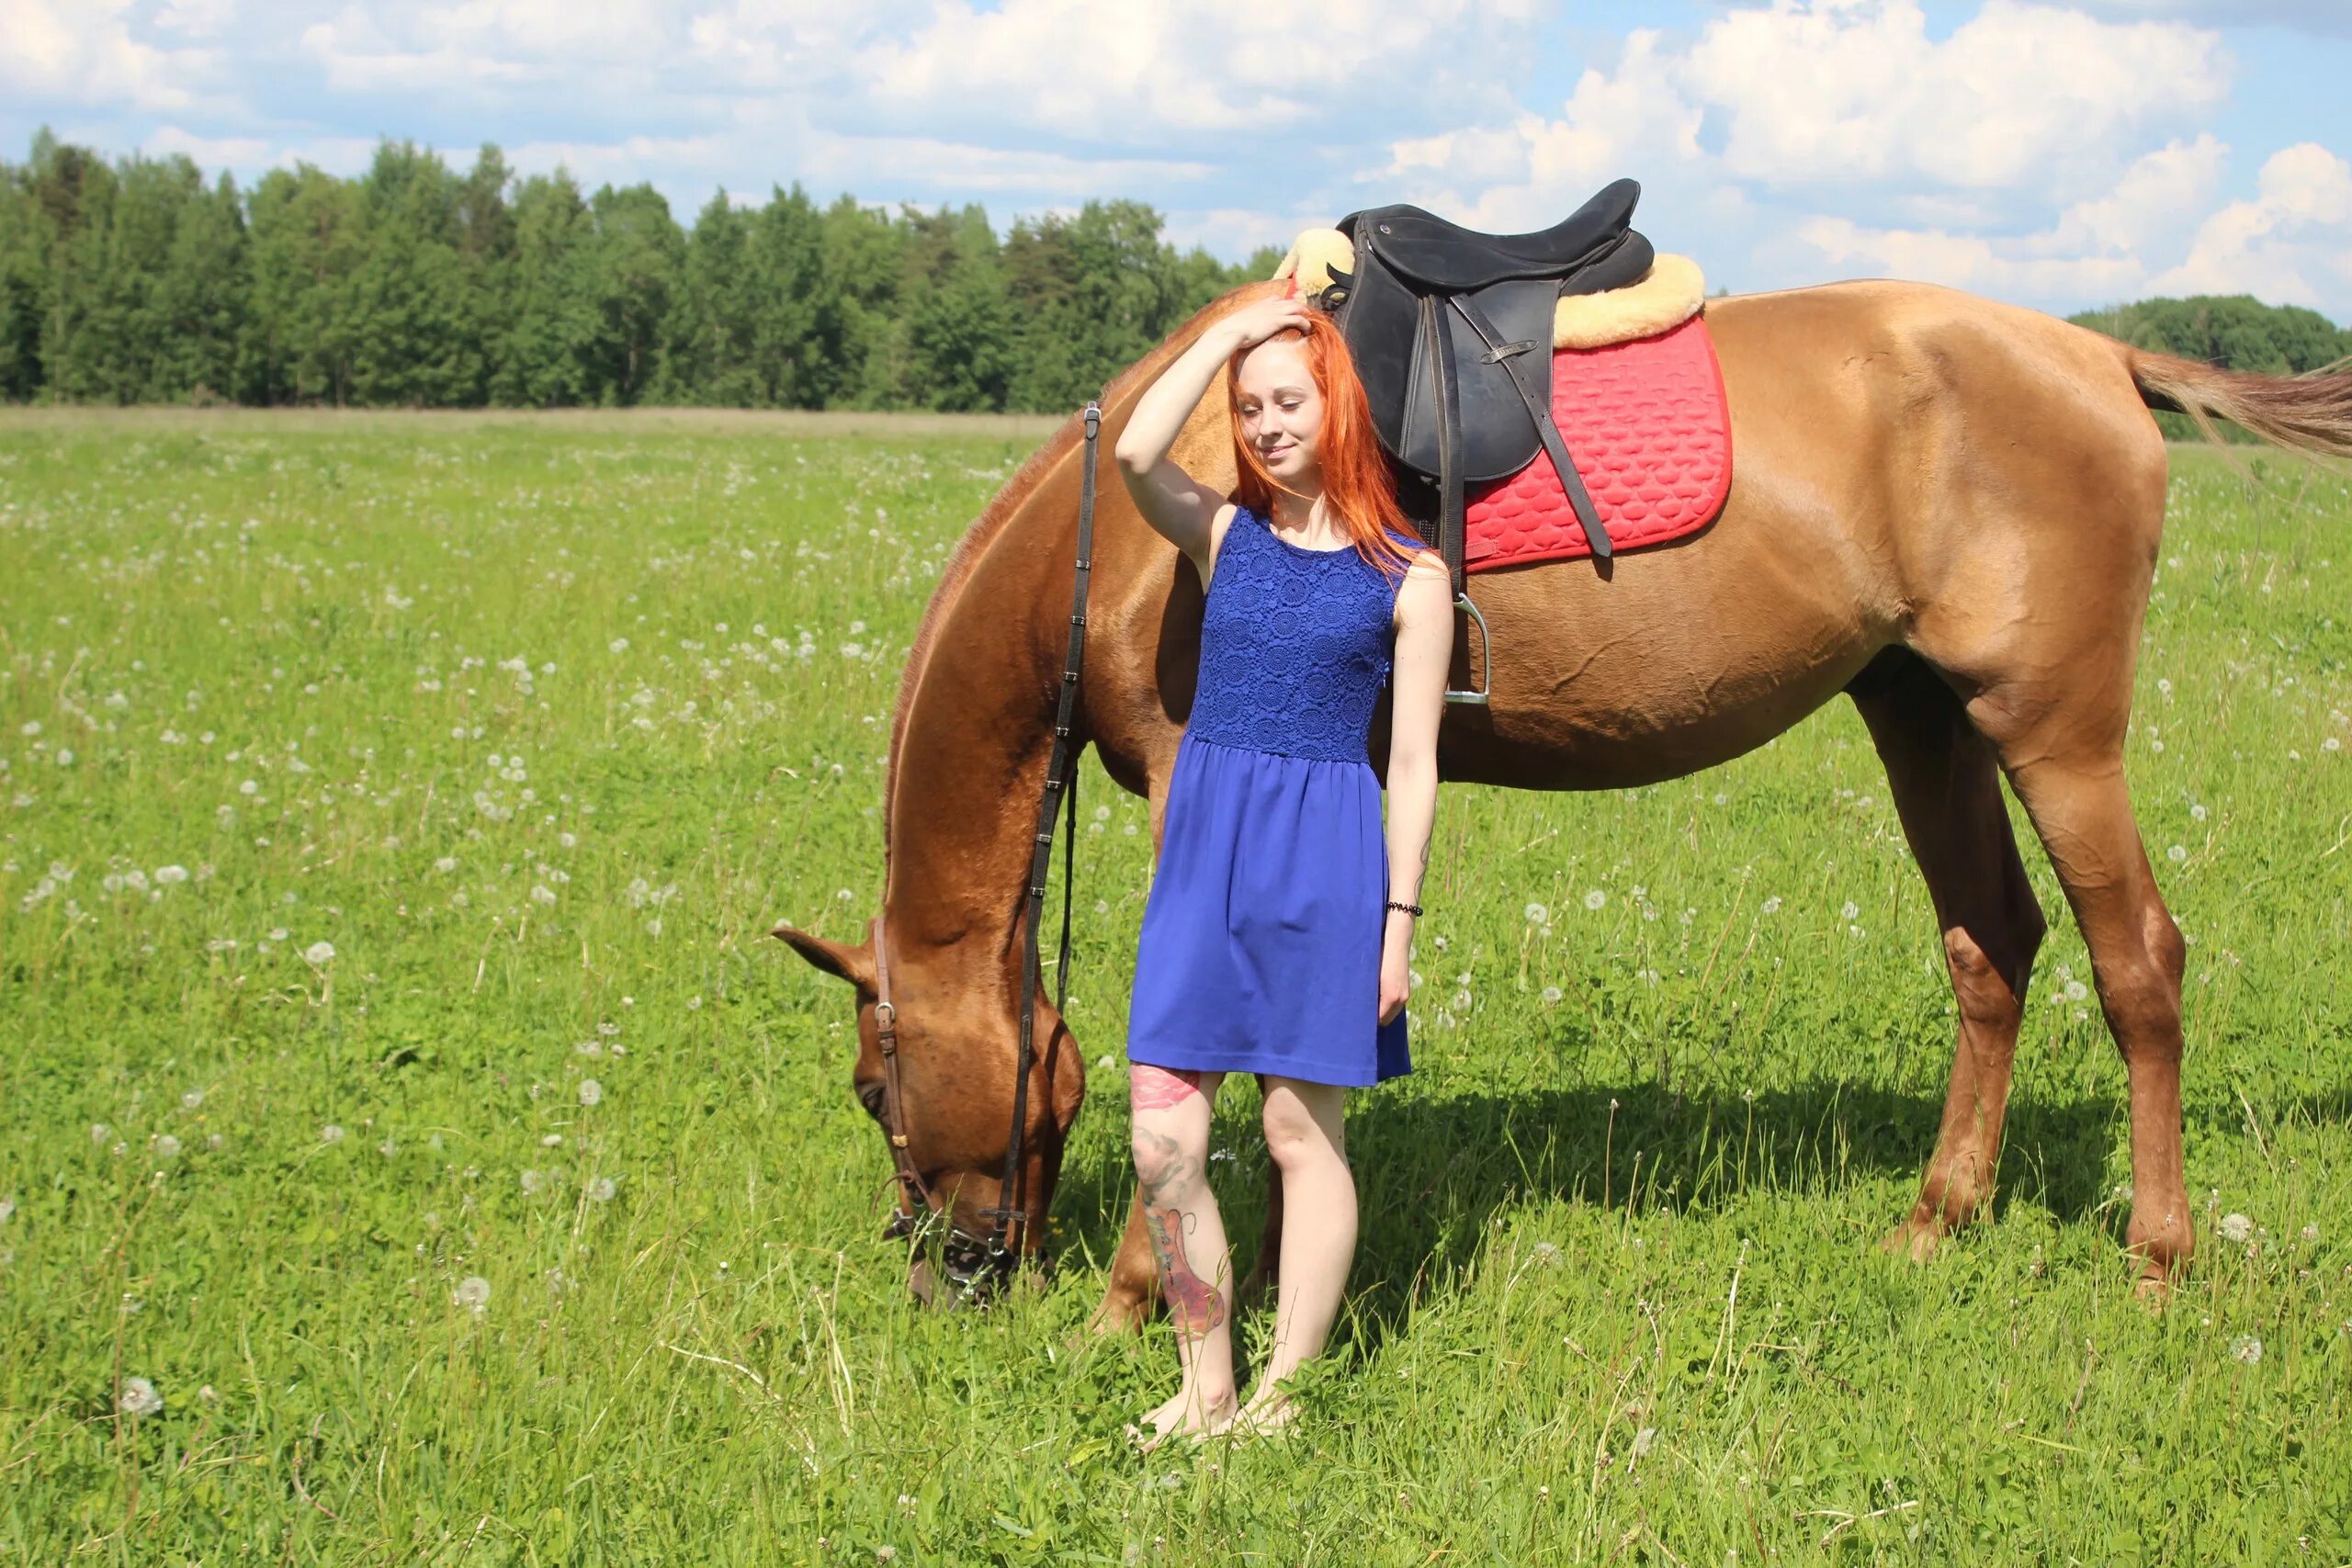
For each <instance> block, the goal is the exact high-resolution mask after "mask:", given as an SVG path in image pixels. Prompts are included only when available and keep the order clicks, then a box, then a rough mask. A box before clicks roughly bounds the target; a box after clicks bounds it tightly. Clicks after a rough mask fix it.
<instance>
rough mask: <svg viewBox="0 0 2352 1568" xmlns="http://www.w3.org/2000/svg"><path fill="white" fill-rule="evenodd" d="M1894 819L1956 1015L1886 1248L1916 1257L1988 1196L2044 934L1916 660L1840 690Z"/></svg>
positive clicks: (1959, 738) (2007, 840) (1985, 762)
mask: <svg viewBox="0 0 2352 1568" xmlns="http://www.w3.org/2000/svg"><path fill="white" fill-rule="evenodd" d="M1848 694H1849V696H1851V697H1852V698H1853V699H1854V705H1855V706H1857V707H1859V708H1860V710H1861V714H1862V719H1863V722H1864V723H1866V724H1867V725H1869V726H1870V731H1871V740H1872V741H1873V742H1875V743H1876V745H1877V747H1878V753H1879V756H1880V758H1881V760H1882V761H1884V762H1885V764H1886V775H1887V781H1888V783H1889V784H1890V785H1891V786H1892V788H1893V791H1894V805H1895V809H1896V811H1897V812H1898V813H1899V814H1900V815H1901V817H1902V818H1903V831H1904V836H1905V838H1906V839H1907V840H1909V841H1910V845H1911V852H1912V854H1913V856H1914V857H1915V858H1917V861H1918V863H1919V869H1920V872H1921V873H1922V874H1924V875H1925V876H1926V878H1927V882H1928V897H1930V898H1931V899H1932V900H1933V902H1934V905H1935V911H1936V921H1937V924H1938V925H1939V926H1940V927H1941V928H1942V931H1943V943H1944V963H1945V965H1946V967H1947V968H1948V969H1949V970H1950V971H1951V988H1952V998H1953V999H1954V1001H1955V1002H1956V1003H1957V1004H1958V1008H1959V1012H1960V1040H1959V1043H1958V1045H1957V1047H1956V1049H1955V1050H1954V1052H1953V1055H1952V1065H1951V1089H1950V1090H1949V1091H1948V1092H1947V1093H1946V1095H1945V1099H1944V1114H1943V1126H1942V1128H1941V1129H1940V1130H1939V1133H1938V1134H1937V1136H1936V1152H1935V1154H1934V1156H1932V1157H1931V1158H1930V1159H1929V1160H1928V1168H1927V1174H1926V1176H1925V1177H1924V1179H1922V1180H1921V1182H1920V1185H1919V1200H1918V1201H1917V1203H1915V1204H1913V1205H1912V1208H1911V1213H1910V1215H1909V1216H1908V1217H1907V1218H1906V1219H1905V1220H1904V1222H1903V1223H1902V1224H1900V1225H1897V1226H1896V1227H1895V1228H1894V1231H1893V1232H1891V1233H1890V1234H1889V1235H1887V1236H1886V1238H1885V1240H1884V1241H1883V1243H1882V1244H1881V1245H1882V1246H1884V1247H1889V1248H1890V1249H1893V1248H1901V1249H1904V1250H1906V1251H1908V1252H1909V1253H1910V1255H1911V1256H1912V1257H1913V1258H1926V1257H1927V1256H1928V1253H1929V1252H1931V1251H1933V1250H1934V1249H1935V1247H1936V1244H1937V1243H1938V1242H1939V1241H1941V1240H1942V1239H1943V1237H1944V1236H1945V1235H1948V1234H1949V1233H1950V1232H1951V1231H1952V1230H1954V1229H1955V1228H1957V1227H1959V1226H1961V1225H1962V1224H1967V1223H1968V1221H1969V1220H1970V1219H1972V1218H1973V1217H1974V1216H1975V1215H1976V1214H1977V1213H1979V1212H1980V1211H1981V1210H1982V1209H1983V1207H1984V1205H1985V1202H1986V1201H1987V1200H1988V1199H1990V1198H1991V1196H1992V1192H1993V1177H1994V1168H1995V1165H1996V1162H1997V1160H1998V1158H1999V1156H2000V1151H2001V1122H2002V1119H2003V1117H2004V1115H2005V1114H2006V1113H2007V1110H2008V1101H2009V1070H2010V1066H2011V1064H2012V1063H2013V1061H2014V1060H2015V1058H2016V1055H2017V1044H2018V1025H2019V1023H2020V1022H2022V1021H2023V1019H2024V1014H2025V999H2026V980H2027V976H2029V975H2030V973H2031V971H2032V968H2033V957H2034V953H2035V952H2036V951H2037V950H2038V949H2039V948H2040V947H2041V938H2042V933H2043V931H2044V930H2045V922H2044V921H2043V919H2042V917H2041V906H2040V905H2039V904H2038V903H2036V902H2035V900H2034V897H2033V888H2032V886H2031V885H2030V883H2028V882H2027V880H2026V874H2025V865H2024V863H2023V862H2021V861H2020V860H2019V859H2018V846H2017V836H2016V835H2015V834H2014V833H2012V832H2011V831H2010V830H2009V818H2008V813H2007V810H2005V809H2004V807H2003V806H2002V804H2001V784H2000V775H1999V770H1998V767H1997V764H1996V759H1995V756H1994V752H1993V748H1992V746H1991V744H1990V743H1989V742H1988V741H1986V740H1985V738H1984V737H1983V736H1982V735H1979V734H1978V733H1977V732H1976V729H1975V728H1974V727H1973V726H1972V725H1971V724H1970V723H1969V721H1968V716H1967V714H1966V712H1965V711H1964V709H1963V708H1962V704H1961V701H1960V698H1959V697H1958V696H1957V695H1956V694H1954V693H1953V692H1952V691H1951V688H1950V687H1948V686H1947V685H1945V683H1944V682H1943V681H1942V679H1941V678H1940V677H1939V676H1938V675H1937V674H1936V673H1935V671H1933V670H1931V669H1930V668H1928V665H1927V664H1926V663H1925V662H1923V661H1922V660H1920V659H1919V658H1918V657H1917V655H1914V654H1911V653H1908V652H1905V651H1902V650H1900V649H1890V650H1889V651H1888V652H1886V653H1884V654H1883V655H1881V656H1880V657H1879V659H1878V660H1876V661H1875V662H1873V663H1872V664H1871V667H1870V668H1869V669H1868V670H1866V671H1863V673H1862V674H1861V676H1860V677H1859V678H1858V679H1857V680H1856V681H1855V682H1854V684H1853V685H1852V686H1850V687H1849V688H1848Z"/></svg>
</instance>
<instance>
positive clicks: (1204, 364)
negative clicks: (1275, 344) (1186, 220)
mask: <svg viewBox="0 0 2352 1568" xmlns="http://www.w3.org/2000/svg"><path fill="white" fill-rule="evenodd" d="M1305 325H1306V304H1305V303H1304V302H1303V301H1301V300H1298V299H1260V300H1257V301H1255V302H1253V303H1251V304H1248V305H1244V306H1242V307H1241V308H1240V309H1239V310H1235V311H1233V312H1231V313H1230V314H1228V315H1225V316H1221V317H1219V318H1218V319H1217V320H1216V321H1212V322H1210V323H1209V325H1208V329H1207V330H1206V331H1205V332H1204V333H1201V335H1200V336H1199V337H1197V338H1195V339H1193V346H1192V347H1190V348H1188V349H1186V350H1185V351H1184V352H1183V353H1182V355H1179V356H1178V357H1177V359H1176V362H1175V363H1174V364H1172V365H1170V367H1168V368H1167V369H1165V370H1163V371H1161V372H1160V373H1159V379H1157V380H1155V381H1154V382H1152V384H1151V385H1150V386H1149V387H1148V388H1147V389H1145V390H1144V394H1143V396H1142V397H1140V398H1138V399H1136V406H1135V408H1134V410H1133V411H1132V412H1129V413H1128V415H1127V423H1126V428H1125V429H1124V430H1122V431H1120V432H1119V440H1118V444H1117V445H1116V446H1114V448H1113V449H1112V450H1113V455H1114V456H1115V457H1117V458H1118V459H1119V476H1120V478H1122V479H1125V480H1126V484H1127V493H1128V494H1129V495H1130V496H1132V497H1134V498H1135V503H1136V511H1138V512H1140V513H1143V519H1144V521H1145V522H1147V523H1148V524H1150V525H1152V527H1154V528H1155V529H1157V530H1159V532H1160V533H1161V534H1163V535H1165V536H1167V537H1168V539H1169V540H1170V542H1172V543H1173V544H1174V545H1175V546H1176V547H1177V548H1178V549H1180V550H1182V551H1183V552H1184V553H1185V554H1186V555H1188V556H1190V557H1192V558H1193V565H1194V566H1196V567H1198V568H1199V569H1200V573H1201V581H1204V582H1206V581H1208V576H1209V567H1210V565H1211V560H1210V556H1211V551H1210V548H1209V543H1210V535H1209V525H1210V523H1211V522H1212V521H1213V520H1214V519H1215V518H1216V513H1217V508H1219V507H1221V506H1223V505H1224V504H1225V497H1224V496H1222V495H1219V494H1218V493H1217V492H1216V491H1213V490H1211V489H1209V488H1208V487H1207V486H1206V485H1204V484H1203V483H1201V482H1200V480H1198V479H1194V478H1193V476H1192V475H1190V474H1188V473H1186V472H1185V471H1184V470H1183V469H1182V468H1178V467H1177V466H1176V465H1175V464H1174V463H1171V462H1170V461H1169V460H1168V449H1169V448H1170V446H1174V445H1175V444H1176V437H1177V436H1178V435H1179V434H1182V432H1183V429H1184V422H1185V421H1186V420H1188V419H1190V418H1191V417H1192V415H1193V409H1195V408H1196V407H1198V406H1199V405H1200V401H1201V397H1202V395H1203V394H1204V393H1205V392H1206V391H1207V390H1208V389H1209V384H1210V383H1211V382H1213V381H1214V380H1216V376H1217V372H1219V371H1220V370H1222V369H1224V368H1225V362H1226V361H1227V359H1230V358H1231V357H1232V356H1233V354H1234V352H1235V350H1237V349H1242V348H1247V347H1249V346H1250V345H1251V344H1257V343H1262V342H1264V341H1265V340H1266V339H1267V338H1269V337H1271V336H1272V335H1273V334H1274V333H1278V332H1281V331H1282V330H1283V328H1285V327H1304V326H1305Z"/></svg>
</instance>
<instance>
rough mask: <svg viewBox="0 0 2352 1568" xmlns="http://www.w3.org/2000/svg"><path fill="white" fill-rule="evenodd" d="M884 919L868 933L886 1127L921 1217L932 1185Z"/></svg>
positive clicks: (904, 1188) (870, 924)
mask: <svg viewBox="0 0 2352 1568" xmlns="http://www.w3.org/2000/svg"><path fill="white" fill-rule="evenodd" d="M882 919H883V918H882V917H881V916H880V915H876V916H875V917H874V918H873V919H870V920H868V921H867V922H866V928H867V929H866V937H867V940H868V941H870V942H873V944H874V998H875V999H874V1032H875V1037H876V1045H877V1047H878V1048H879V1049H880V1050H881V1053H882V1131H883V1133H884V1134H886V1135H887V1136H888V1138H889V1140H890V1163H891V1164H892V1165H893V1166H896V1167H897V1168H898V1172H899V1191H900V1193H901V1194H902V1196H903V1197H904V1198H905V1200H906V1203H907V1207H908V1210H909V1211H910V1213H911V1216H912V1217H913V1218H916V1219H920V1218H921V1217H922V1213H923V1212H924V1211H926V1210H928V1209H929V1208H930V1207H931V1189H930V1188H928V1187H926V1186H924V1185H923V1179H922V1172H921V1171H919V1170H917V1169H916V1168H915V1162H914V1156H913V1153H912V1152H911V1150H910V1148H909V1146H908V1145H909V1134H908V1131H907V1097H906V1090H905V1089H904V1088H903V1087H902V1086H901V1085H900V1083H899V1008H898V1004H897V1003H896V1002H894V1001H892V1000H891V998H890V944H889V942H888V936H887V933H886V931H885V930H884V928H883V924H882Z"/></svg>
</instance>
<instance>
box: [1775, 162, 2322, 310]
mask: <svg viewBox="0 0 2352 1568" xmlns="http://www.w3.org/2000/svg"><path fill="white" fill-rule="evenodd" d="M2227 154H2228V149H2227V148H2225V147H2224V146H2222V144H2221V143H2220V142H2218V141H2215V140H2214V139H2213V138H2212V137H2211V135H2203V136H2199V137H2198V138H2197V139H2196V140H2195V141H2188V142H2180V141H2176V142H2174V143H2172V144H2171V145H2169V146H2167V147H2165V148H2164V149H2163V150H2161V151H2159V152H2152V153H2149V154H2148V155H2147V156H2146V157H2143V158H2142V159H2140V160H2139V161H2138V162H2137V163H2135V164H2132V165H2131V168H2130V169H2129V170H2127V171H2126V172H2125V174H2124V175H2123V178H2122V179H2121V180H2120V182H2119V183H2118V184H2117V186H2116V187H2115V189H2114V190H2113V191H2111V192H2110V193H2109V194H2108V195H2106V196H2104V197H2098V198H2097V199H2095V200H2090V201H2084V202H2078V203H2076V204H2075V205H2074V206H2072V207H2070V208H2068V209H2066V210H2065V211H2064V213H2062V214H2061V215H2060V216H2059V218H2058V220H2057V221H2056V222H2055V223H2054V224H2052V226H2051V227H2050V228H2048V229H2046V230H2041V231H2036V232H2033V233H2029V234H2023V235H2017V236H1984V235H1973V234H1965V233H1952V232H1950V231H1944V230H1938V229H1890V228H1871V227H1869V226H1866V225H1863V224H1860V223H1856V222H1853V221H1852V220H1848V219H1844V218H1835V217H1815V218H1811V219H1807V220H1804V222H1803V223H1802V224H1800V225H1799V227H1798V234H1799V236H1800V238H1802V239H1803V240H1804V242H1805V243H1807V244H1809V245H1810V246H1812V247H1813V248H1814V250H1815V252H1817V253H1818V254H1819V255H1820V257H1821V258H1822V260H1824V261H1825V262H1826V263H1828V264H1829V265H1832V266H1835V267H1838V268H1841V269H1843V270H1844V271H1845V272H1846V273H1848V274H1849V275H1851V274H1852V273H1855V272H1858V271H1867V272H1871V273H1873V274H1876V275H1880V276H1897V277H1908V278H1916V279H1919V280H1922V281H1926V282H1931V283H1944V284H1950V285H1951V286H1953V287H1955V288H1973V289H1978V290H1981V291H1985V292H1990V293H1996V294H2001V295H2005V296H2007V297H2009V298H2024V299H2045V300H2050V299H2071V300H2120V299H2130V298H2133V297H2136V296H2143V295H2150V294H2245V293H2251V294H2254V295H2256V296H2258V297H2259V298H2261V299H2267V300H2270V301H2272V302H2273V303H2278V304H2296V305H2309V306H2313V307H2323V306H2324V305H2326V304H2327V303H2329V302H2330V301H2331V300H2340V299H2342V298H2343V297H2344V295H2345V292H2346V288H2345V285H2346V282H2348V281H2352V261H2347V258H2352V164H2347V163H2346V161H2345V160H2344V159H2343V158H2341V157H2338V156H2337V155H2336V154H2335V153H2334V152H2329V151H2328V150H2327V149H2326V148H2324V147H2322V146H2320V145H2318V144H2317V143H2314V142H2304V143H2301V144H2300V145H2297V146H2294V147H2290V148H2287V149H2285V150H2284V151H2282V152H2278V153H2275V154H2273V155H2272V156H2271V158H2270V159H2269V160H2268V162H2267V163H2266V164H2264V165H2263V167H2262V173H2261V177H2260V180H2259V187H2260V188H2259V194H2258V195H2256V197H2254V198H2252V199H2250V200H2245V201H2233V202H2230V203H2228V204H2226V205H2225V206H2223V207H2222V208H2221V209H2219V210H2212V209H2211V201H2212V198H2213V194H2214V190H2215V187H2216V186H2217V184H2218V183H2219V180H2220V177H2221V175H2222V166H2223V164H2224V162H2225V160H2226V158H2227ZM2184 250H2185V252H2186V255H2185V259H2183V260H2181V261H2180V262H2179V263H2178V264H2177V265H2171V266H2165V265H2160V263H2159V262H2158V261H2157V260H2156V258H2157V257H2160V256H2163V257H2168V256H2175V255H2181V254H2183V252H2184Z"/></svg>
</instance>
